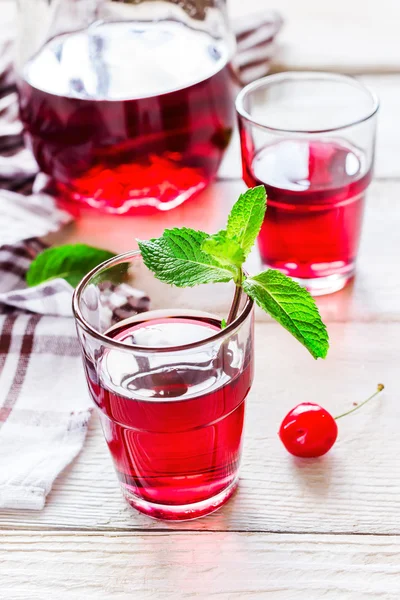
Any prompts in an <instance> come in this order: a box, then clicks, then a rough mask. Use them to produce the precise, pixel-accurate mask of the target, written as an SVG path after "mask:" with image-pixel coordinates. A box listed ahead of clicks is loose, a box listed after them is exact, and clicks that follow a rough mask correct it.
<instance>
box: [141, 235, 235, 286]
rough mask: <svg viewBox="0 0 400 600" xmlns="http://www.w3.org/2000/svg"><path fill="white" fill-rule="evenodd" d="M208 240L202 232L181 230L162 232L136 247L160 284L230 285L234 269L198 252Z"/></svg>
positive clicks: (201, 251)
mask: <svg viewBox="0 0 400 600" xmlns="http://www.w3.org/2000/svg"><path fill="white" fill-rule="evenodd" d="M208 237H209V236H208V235H207V233H204V232H203V231H195V230H194V229H188V228H186V227H181V228H179V229H178V228H174V229H166V230H165V231H164V233H163V235H162V236H161V237H160V238H156V239H152V240H147V241H143V240H138V244H139V248H140V251H141V253H142V258H143V262H144V264H145V265H146V267H147V268H148V269H150V271H152V272H153V273H154V275H155V276H156V277H157V279H160V281H164V282H165V283H170V284H172V285H176V286H177V287H192V286H194V285H199V284H201V283H217V282H223V281H230V280H231V279H233V278H234V276H235V274H236V273H235V269H234V268H230V267H226V266H223V265H221V263H220V262H218V261H217V260H216V259H215V258H213V257H212V256H210V255H209V254H207V253H206V252H203V250H202V249H201V247H202V244H203V242H204V240H205V239H206V238H208Z"/></svg>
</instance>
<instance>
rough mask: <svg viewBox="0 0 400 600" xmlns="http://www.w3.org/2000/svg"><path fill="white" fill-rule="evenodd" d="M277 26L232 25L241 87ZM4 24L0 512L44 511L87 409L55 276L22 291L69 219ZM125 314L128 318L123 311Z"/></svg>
mask: <svg viewBox="0 0 400 600" xmlns="http://www.w3.org/2000/svg"><path fill="white" fill-rule="evenodd" d="M280 27H281V19H280V17H279V16H278V15H277V14H276V13H267V14H265V15H261V16H260V15H255V16H253V17H250V18H248V19H246V20H241V21H240V22H237V23H235V24H234V28H235V30H236V32H237V40H238V53H237V56H236V58H235V62H234V66H235V68H236V72H237V75H238V78H239V80H240V81H241V82H242V83H247V82H248V81H250V80H252V79H254V78H255V77H259V76H262V75H265V74H267V72H268V70H269V66H270V61H271V57H272V52H273V41H274V39H275V36H276V33H277V32H278V31H279V29H280ZM11 50H12V48H11V43H10V40H9V27H8V26H7V23H4V22H3V26H2V24H1V22H0V509H1V508H11V509H32V510H40V509H42V508H43V507H44V504H45V499H46V496H47V494H48V493H49V491H50V489H51V487H52V484H53V481H54V480H55V478H56V477H57V476H58V475H59V474H60V473H61V471H62V470H63V469H64V468H65V467H66V466H67V465H68V464H69V463H70V462H71V461H72V460H73V459H74V457H75V456H76V455H77V454H78V453H79V451H80V450H81V448H82V445H83V443H84V439H85V435H86V431H87V426H88V421H89V418H90V413H91V408H90V402H89V397H88V393H87V390H86V384H85V380H84V375H83V369H82V366H81V357H80V350H79V346H78V341H77V338H76V333H75V325H74V321H73V319H72V318H71V317H72V314H71V296H72V288H71V286H70V285H69V284H68V283H67V282H66V281H64V280H62V279H56V280H54V281H52V282H51V283H46V284H42V285H40V286H38V287H35V288H30V289H27V288H26V284H25V273H26V270H27V268H28V267H29V264H30V262H31V261H32V260H33V258H34V257H35V256H36V255H37V254H38V253H39V252H40V251H41V250H43V248H44V245H43V243H42V242H41V241H40V238H41V237H43V236H45V235H46V234H48V233H50V232H52V231H56V230H57V229H59V228H60V227H62V226H63V225H64V224H66V223H67V222H68V221H69V220H70V219H71V217H70V216H69V215H68V214H67V213H65V212H63V211H61V210H59V209H57V208H56V205H55V202H54V200H53V198H52V197H51V196H50V195H48V194H45V193H43V191H42V190H43V189H44V187H45V185H44V183H45V179H44V178H43V176H42V175H40V174H39V175H36V174H37V171H38V168H37V165H36V162H35V160H34V158H33V156H32V155H31V153H30V152H29V151H28V150H27V149H26V148H24V145H23V140H22V126H21V123H20V121H19V119H18V107H17V96H16V90H15V85H14V79H13V73H12V51H11ZM119 291H120V293H117V294H113V295H112V296H113V297H115V298H118V299H119V304H118V305H115V306H110V310H111V311H112V312H113V313H114V314H115V315H117V314H118V313H117V311H121V310H123V309H124V306H125V304H124V303H126V304H129V309H130V311H131V309H132V307H133V308H134V309H136V310H137V311H138V312H142V311H143V310H147V309H148V302H149V301H148V298H147V297H145V296H144V294H141V293H138V292H136V293H133V294H131V295H129V290H126V289H124V290H119ZM130 314H131V312H130Z"/></svg>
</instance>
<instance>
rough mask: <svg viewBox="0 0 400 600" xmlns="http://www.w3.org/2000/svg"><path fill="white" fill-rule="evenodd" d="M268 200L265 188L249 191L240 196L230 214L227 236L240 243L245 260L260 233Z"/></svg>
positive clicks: (260, 186) (259, 187)
mask: <svg viewBox="0 0 400 600" xmlns="http://www.w3.org/2000/svg"><path fill="white" fill-rule="evenodd" d="M266 199H267V195H266V192H265V188H264V186H262V185H259V186H258V187H255V188H252V189H249V190H247V192H245V193H244V194H241V195H240V196H239V200H238V201H237V202H236V203H235V204H234V206H233V208H232V210H231V212H230V214H229V217H228V226H227V228H226V232H227V235H228V237H229V238H231V239H235V240H236V241H237V242H238V243H239V245H240V247H241V248H242V249H243V252H244V256H245V258H246V257H247V255H248V254H249V252H250V250H251V249H252V247H253V246H254V242H255V241H256V238H257V236H258V234H259V232H260V229H261V225H262V223H263V220H264V216H265V210H266V206H267V204H266Z"/></svg>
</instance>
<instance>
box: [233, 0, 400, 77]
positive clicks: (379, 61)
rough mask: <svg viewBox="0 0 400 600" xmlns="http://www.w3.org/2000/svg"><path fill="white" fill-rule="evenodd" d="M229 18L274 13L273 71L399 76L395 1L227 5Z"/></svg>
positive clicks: (399, 11)
mask: <svg viewBox="0 0 400 600" xmlns="http://www.w3.org/2000/svg"><path fill="white" fill-rule="evenodd" d="M228 9H229V13H230V15H231V16H232V17H238V16H239V17H241V16H246V15H248V14H249V13H252V12H267V11H268V10H271V9H275V10H278V11H279V12H280V13H281V15H282V16H283V18H284V21H285V25H284V28H283V29H282V31H281V34H280V36H279V48H278V52H277V55H276V58H275V62H276V66H277V68H281V69H282V70H290V69H300V70H303V69H318V70H333V71H342V72H344V71H346V72H348V73H360V72H375V73H376V72H399V65H400V46H399V43H398V21H399V17H400V6H399V3H398V2H397V0H380V1H379V2H376V1H375V0H366V1H365V0H351V2H349V1H348V0H336V1H335V2H323V3H321V2H318V1H317V0H303V1H302V2H298V1H297V0H279V2H270V3H268V4H267V5H266V3H265V2H264V0H247V1H246V2H242V1H241V0H228Z"/></svg>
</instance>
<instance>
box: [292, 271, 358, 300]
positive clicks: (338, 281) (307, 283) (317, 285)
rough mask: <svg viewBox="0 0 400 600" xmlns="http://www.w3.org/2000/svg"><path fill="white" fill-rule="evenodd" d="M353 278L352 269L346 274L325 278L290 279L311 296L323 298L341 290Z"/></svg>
mask: <svg viewBox="0 0 400 600" xmlns="http://www.w3.org/2000/svg"><path fill="white" fill-rule="evenodd" d="M353 277H354V268H353V269H351V271H348V272H347V273H336V274H334V275H327V276H326V277H314V278H311V279H300V278H298V277H292V279H293V280H294V281H297V283H298V284H299V285H301V286H302V287H305V288H306V289H307V290H308V291H309V292H310V294H311V295H312V296H325V295H326V294H333V293H334V292H338V291H339V290H342V289H343V288H344V287H345V286H346V285H347V283H348V282H349V281H350V279H352V278H353Z"/></svg>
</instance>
